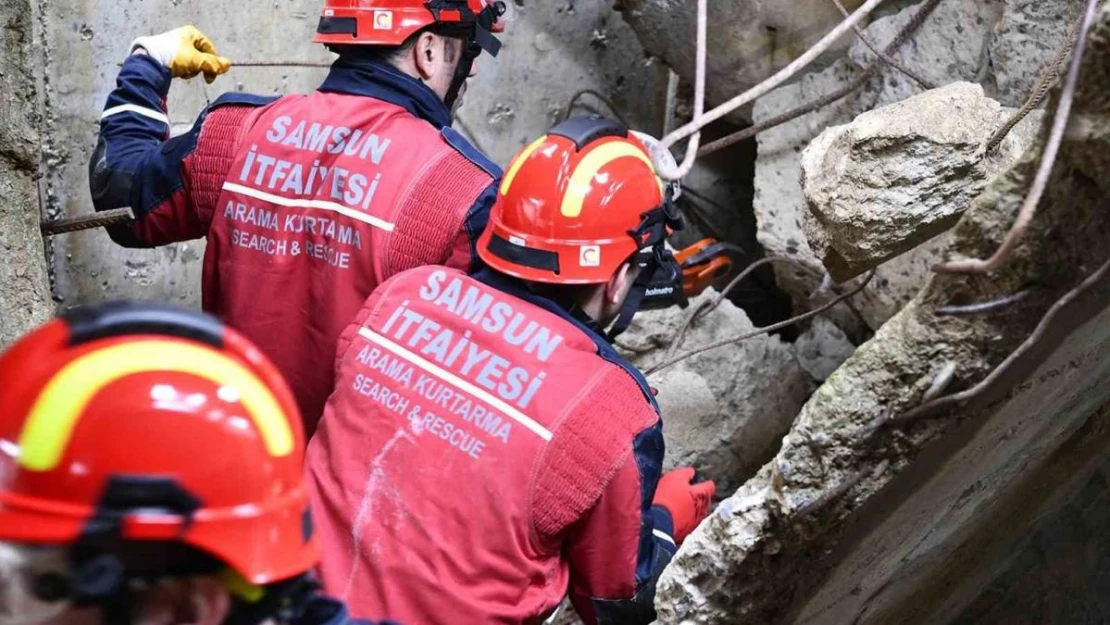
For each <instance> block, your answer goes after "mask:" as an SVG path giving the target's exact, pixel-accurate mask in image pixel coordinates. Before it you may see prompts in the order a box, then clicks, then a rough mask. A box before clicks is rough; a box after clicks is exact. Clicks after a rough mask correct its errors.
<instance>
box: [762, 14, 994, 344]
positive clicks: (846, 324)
mask: <svg viewBox="0 0 1110 625" xmlns="http://www.w3.org/2000/svg"><path fill="white" fill-rule="evenodd" d="M1003 4H1004V3H1003V2H1001V0H946V1H945V2H941V3H940V4H939V5H938V6H937V8H936V9H935V11H934V12H933V13H932V15H930V16H929V18H928V19H927V20H926V21H925V23H924V24H923V25H922V26H921V28H920V30H918V31H917V33H916V35H915V36H914V37H913V42H914V43H913V44H912V45H905V46H903V47H902V48H901V49H900V50H899V51H898V52H897V53H895V54H893V55H892V56H893V57H894V58H895V59H897V60H898V61H899V62H901V63H902V64H903V65H904V66H906V67H907V68H908V69H910V70H911V71H913V72H914V73H916V74H918V75H920V76H922V77H923V78H925V79H926V80H929V81H931V82H932V83H933V84H936V85H945V84H948V83H951V82H956V81H972V82H978V80H980V77H981V75H983V74H984V72H985V73H987V74H989V72H990V65H989V49H988V45H987V44H988V42H989V41H990V39H991V34H992V29H993V27H994V25H995V24H996V23H997V22H998V20H999V19H1000V18H1001V15H1002V11H1003V8H1004V6H1003ZM919 9H920V5H919V4H914V5H910V6H908V7H906V8H904V9H902V10H901V11H899V12H898V13H895V14H894V15H890V16H886V17H880V18H878V19H876V20H875V21H874V22H873V23H872V24H871V25H870V26H868V27H867V28H866V29H865V32H866V34H867V36H868V38H869V39H870V40H871V41H872V42H873V43H875V44H876V45H878V46H880V47H882V46H886V45H887V44H888V43H889V42H890V41H891V40H892V39H894V37H895V36H896V34H897V33H898V32H899V31H900V30H901V29H902V28H903V27H904V26H905V25H906V24H907V23H908V22H909V21H910V19H912V17H913V15H915V14H916V11H917V10H919ZM873 62H875V57H874V54H873V53H872V52H871V51H870V50H868V49H867V48H866V46H864V45H863V44H861V43H859V42H857V43H855V44H854V45H853V47H852V50H851V53H850V54H849V56H848V57H847V58H844V59H841V60H840V61H837V62H836V63H834V64H833V65H832V66H831V67H829V68H827V69H824V70H821V71H816V72H810V73H808V74H805V75H804V76H802V77H801V78H800V79H798V80H797V81H795V82H792V83H790V84H788V85H786V86H784V87H781V88H779V89H777V90H775V91H772V92H771V93H769V94H768V95H766V96H765V97H763V98H761V99H759V100H758V101H757V102H756V103H755V109H754V119H755V121H756V122H757V123H758V122H762V121H765V120H767V119H770V118H772V117H775V116H777V115H780V114H782V113H784V112H786V111H789V110H791V109H793V108H795V107H797V106H799V105H801V104H803V103H806V102H810V101H813V100H815V99H817V98H820V97H822V96H825V95H827V94H829V93H832V92H834V91H837V90H839V89H842V88H844V87H845V86H846V85H848V84H850V83H851V82H852V81H853V80H854V79H855V77H856V76H857V75H858V74H859V73H860V72H861V71H863V70H862V68H863V67H866V66H867V65H870V64H871V63H873ZM922 91H923V89H922V87H921V86H920V85H918V84H917V83H915V82H913V81H912V80H910V79H909V78H907V77H906V76H904V75H903V74H901V73H900V72H899V71H898V70H895V69H892V68H890V67H885V66H884V67H883V68H882V69H881V70H879V73H878V75H877V76H875V77H873V78H872V79H870V80H869V81H867V82H866V83H865V84H864V85H863V87H862V88H860V89H859V90H858V91H856V92H855V93H853V94H851V95H849V96H847V97H845V98H844V99H842V100H840V101H838V102H837V103H835V104H832V105H830V106H827V107H824V108H822V109H820V110H817V111H814V112H812V113H809V114H807V115H804V116H802V117H799V118H797V119H795V120H793V121H791V122H788V123H786V124H783V125H781V126H778V127H776V128H772V129H770V130H767V131H765V132H763V133H761V134H760V135H759V136H758V137H757V140H758V143H759V156H758V159H757V161H756V173H755V202H754V205H753V208H754V210H755V215H756V220H757V222H758V224H759V225H758V228H759V231H758V235H757V237H758V239H759V242H760V244H762V245H763V248H764V249H765V250H766V251H767V253H768V255H772V256H786V257H789V258H793V259H795V260H797V261H798V262H799V263H801V264H803V265H804V266H805V267H808V268H809V271H803V270H799V269H796V268H792V267H790V266H787V265H778V266H776V267H775V272H776V275H777V277H778V282H779V286H780V287H781V288H783V289H785V290H786V291H787V292H788V293H790V294H791V295H792V296H793V298H794V302H795V306H796V307H797V308H798V309H799V310H807V309H810V308H812V307H815V306H817V305H819V304H820V303H821V302H822V301H824V299H827V297H824V296H823V295H822V294H821V293H819V287H820V284H821V280H820V278H819V277H815V276H814V274H816V276H820V275H821V274H823V273H824V267H823V266H822V264H821V260H820V259H819V258H818V256H817V254H816V253H815V252H814V250H813V249H812V248H811V247H810V245H809V243H808V241H807V239H806V235H805V232H804V230H803V222H804V219H805V213H806V207H805V198H804V197H803V194H802V187H801V153H802V150H803V149H804V148H805V147H806V146H807V145H808V144H809V143H810V141H812V140H813V139H814V138H815V137H817V135H819V134H820V133H821V132H822V131H824V130H825V128H828V127H829V126H836V125H839V124H846V123H848V122H850V121H852V120H853V119H854V118H855V117H856V116H857V115H859V114H860V113H863V112H865V111H869V110H872V109H874V108H878V107H881V106H885V105H887V104H892V103H894V102H899V101H901V100H904V99H906V98H908V97H910V96H913V95H915V94H918V93H921V92H922ZM944 245H945V241H944V240H943V239H938V240H934V241H930V242H926V243H924V244H922V245H921V246H919V247H918V248H916V249H914V250H912V251H910V252H909V253H907V254H905V255H904V256H902V257H900V258H898V259H896V260H894V261H892V262H890V263H888V264H887V265H885V266H883V267H882V268H880V269H879V271H878V274H877V275H876V277H875V279H874V280H873V281H872V283H871V284H870V285H869V286H868V288H867V290H866V291H865V292H864V294H863V296H862V297H860V298H858V299H857V300H856V301H855V302H854V304H853V305H852V308H849V306H847V305H845V306H841V307H838V308H839V311H838V313H839V314H837V316H836V317H835V318H836V321H837V324H838V325H840V326H841V327H842V328H843V329H845V331H847V332H849V334H850V335H852V336H853V337H858V336H860V335H865V334H866V332H867V331H868V330H874V329H877V328H878V327H880V326H881V325H882V324H883V323H884V322H886V320H887V319H889V318H890V317H891V316H893V315H894V313H896V312H898V310H899V309H901V307H902V306H904V305H905V304H906V302H908V301H909V299H910V298H912V297H913V295H914V293H916V292H917V290H918V289H920V288H921V286H922V284H924V280H925V277H926V276H927V272H928V267H929V266H931V265H932V264H934V263H935V261H936V259H937V256H938V254H939V252H940V250H941V249H943V247H944ZM815 293H816V294H817V295H818V297H817V298H814V297H813V296H814V294H815ZM853 308H854V310H853Z"/></svg>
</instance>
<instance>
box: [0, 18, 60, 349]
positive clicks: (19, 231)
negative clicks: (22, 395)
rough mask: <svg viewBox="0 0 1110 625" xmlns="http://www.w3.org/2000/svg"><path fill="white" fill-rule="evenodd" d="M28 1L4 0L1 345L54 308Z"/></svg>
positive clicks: (1, 38)
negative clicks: (41, 199)
mask: <svg viewBox="0 0 1110 625" xmlns="http://www.w3.org/2000/svg"><path fill="white" fill-rule="evenodd" d="M31 18H32V12H31V6H30V3H29V2H25V1H18V0H4V1H3V2H0V23H2V24H3V25H4V28H3V29H0V50H2V51H3V54H2V57H0V59H2V60H0V197H3V198H4V201H3V203H2V204H0V250H3V252H4V262H3V263H0V349H3V348H4V347H6V346H7V345H8V344H9V343H10V342H12V341H13V340H15V339H16V338H18V337H19V336H20V335H21V334H23V332H25V331H26V330H28V329H30V328H31V327H34V326H35V325H37V324H38V323H40V322H42V321H44V320H45V319H47V318H48V317H49V316H50V314H51V312H52V311H53V306H52V302H51V301H50V283H49V279H48V277H47V273H46V263H45V259H46V256H45V253H44V251H43V243H42V237H41V236H40V235H39V203H38V188H37V184H36V180H37V176H36V174H37V172H38V164H39V135H38V132H37V128H36V122H37V116H36V115H37V114H36V110H37V100H36V90H35V74H34V72H33V71H32V69H31V68H32V67H33V63H32V47H31V33H32V30H33V29H32V19H31Z"/></svg>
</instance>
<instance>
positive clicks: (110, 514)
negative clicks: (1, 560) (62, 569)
mask: <svg viewBox="0 0 1110 625" xmlns="http://www.w3.org/2000/svg"><path fill="white" fill-rule="evenodd" d="M0 411H2V412H0V540H3V541H9V542H18V543H27V544H38V545H44V544H45V545H49V544H57V545H72V546H78V547H80V546H90V545H94V544H95V545H102V544H112V545H116V546H119V547H127V546H128V545H131V546H141V545H150V544H151V543H150V542H147V541H155V542H158V543H162V544H174V545H182V546H184V547H188V548H192V549H193V550H195V551H199V552H201V553H202V554H204V555H205V556H208V557H209V558H211V559H214V560H216V561H218V562H219V563H221V564H223V565H226V567H227V568H229V569H231V570H232V571H234V572H236V573H238V574H239V575H240V576H241V577H242V578H245V579H246V580H247V581H248V582H250V583H251V584H256V585H262V584H271V583H275V582H279V581H282V580H287V579H291V578H295V577H298V576H301V575H302V574H304V573H306V572H308V571H309V570H310V569H311V568H312V567H313V566H314V565H315V564H316V563H317V561H318V555H319V554H318V546H317V544H316V541H315V540H314V539H313V537H312V535H311V534H312V525H311V521H310V519H309V516H308V497H307V494H306V491H305V487H304V484H303V479H304V477H303V473H302V471H303V461H304V451H303V449H304V445H305V441H304V434H303V433H302V430H301V419H300V416H299V413H298V411H297V405H296V403H295V402H294V400H293V396H292V394H291V393H290V391H289V389H288V388H287V387H286V385H285V382H284V381H283V380H282V378H281V376H280V374H278V372H277V370H276V369H275V368H274V366H273V365H272V364H271V363H270V362H269V361H268V360H267V359H266V358H265V357H264V356H263V355H262V353H261V352H259V351H258V349H257V348H255V347H254V346H253V345H251V344H250V343H249V342H248V341H247V340H246V339H245V338H243V337H242V336H241V335H239V334H238V333H236V332H234V331H232V330H230V329H227V328H225V327H223V326H222V325H221V324H220V323H219V322H218V321H216V320H215V319H212V318H210V317H207V316H203V315H199V314H193V313H186V312H181V311H177V310H172V309H164V308H156V307H150V306H142V307H139V306H134V305H120V304H111V305H105V306H101V307H98V308H93V309H82V310H79V311H76V312H73V313H69V314H66V315H64V316H63V317H62V318H59V319H57V320H55V321H53V322H50V323H48V324H46V325H45V326H43V327H41V328H40V329H38V330H36V331H34V332H32V333H31V334H29V335H28V336H26V337H25V338H23V339H22V340H20V341H19V342H17V343H16V344H15V345H14V346H12V347H11V349H9V350H8V351H7V352H6V353H4V354H3V355H0ZM105 541H107V543H105ZM145 564H146V562H145V561H144V565H145ZM166 573H167V574H172V572H170V571H167V572H166ZM232 579H234V577H233V578H232Z"/></svg>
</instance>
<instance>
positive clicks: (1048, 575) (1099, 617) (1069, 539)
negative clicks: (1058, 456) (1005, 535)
mask: <svg viewBox="0 0 1110 625" xmlns="http://www.w3.org/2000/svg"><path fill="white" fill-rule="evenodd" d="M1054 487H1055V485H1050V488H1054ZM1067 490H1068V491H1071V490H1072V488H1068V489H1067ZM1107 535H1110V463H1108V462H1106V461H1105V460H1104V461H1103V463H1102V466H1100V467H1099V468H1098V469H1097V470H1096V472H1095V474H1094V475H1093V476H1091V478H1090V479H1088V480H1087V482H1086V483H1085V484H1082V485H1081V487H1080V489H1079V492H1078V493H1077V494H1076V495H1075V496H1074V497H1073V498H1072V499H1071V501H1068V502H1067V503H1066V504H1064V505H1063V506H1061V507H1060V508H1059V509H1057V510H1056V511H1055V512H1052V513H1051V514H1049V515H1047V516H1046V517H1045V518H1043V519H1041V520H1040V521H1039V522H1038V523H1037V524H1036V526H1035V527H1034V528H1033V531H1032V532H1030V536H1029V537H1028V538H1027V539H1026V540H1025V541H1023V544H1022V546H1021V547H1020V549H1016V550H1014V552H1013V555H1012V556H1011V557H1010V559H1009V561H1008V562H1006V564H1005V569H1006V570H1005V571H1004V572H1003V573H1001V574H999V575H998V576H997V577H995V578H994V580H993V581H991V583H990V585H988V586H987V587H986V588H984V589H983V591H982V593H980V595H979V596H978V597H977V598H976V599H975V600H974V601H973V602H972V603H971V605H969V606H968V607H967V609H966V610H964V612H963V614H961V615H960V616H958V617H957V618H956V619H955V620H953V621H952V624H951V625H1101V624H1102V623H1106V622H1107V621H1108V620H1110V595H1107V593H1106V589H1107V587H1108V584H1110V580H1108V579H1107V575H1108V571H1110V541H1107V540H1106V537H1107Z"/></svg>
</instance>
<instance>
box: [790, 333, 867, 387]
mask: <svg viewBox="0 0 1110 625" xmlns="http://www.w3.org/2000/svg"><path fill="white" fill-rule="evenodd" d="M855 351H856V346H855V345H853V344H852V342H851V341H849V340H848V337H847V336H846V335H845V334H844V331H843V330H841V329H840V328H839V327H838V326H837V325H836V324H835V323H833V322H832V321H829V320H828V319H826V318H824V317H816V318H814V319H813V321H812V322H810V326H809V328H808V329H807V330H806V331H805V332H803V333H802V335H801V336H799V337H798V340H797V341H795V342H794V355H795V356H796V357H797V358H798V364H800V365H801V366H802V369H805V371H806V373H808V374H809V375H810V377H812V378H813V379H814V380H816V381H817V382H824V381H825V380H827V379H829V376H831V375H832V374H833V372H834V371H836V370H837V369H838V368H840V365H842V364H844V361H845V360H848V358H849V357H851V355H852V354H854V353H855Z"/></svg>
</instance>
